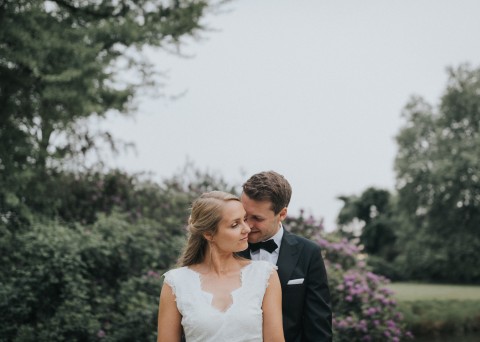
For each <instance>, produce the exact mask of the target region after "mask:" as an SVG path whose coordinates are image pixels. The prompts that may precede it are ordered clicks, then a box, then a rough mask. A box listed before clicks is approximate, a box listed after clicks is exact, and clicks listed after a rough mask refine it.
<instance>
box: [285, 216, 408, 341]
mask: <svg viewBox="0 0 480 342" xmlns="http://www.w3.org/2000/svg"><path fill="white" fill-rule="evenodd" d="M302 216H303V212H301V213H300V217H299V218H292V217H289V218H288V219H287V220H286V226H287V229H288V228H289V227H290V226H292V227H295V233H297V234H301V232H302V227H301V226H302V225H308V226H307V227H305V228H306V229H305V231H306V232H308V234H306V237H308V238H310V239H312V240H313V241H316V242H317V243H318V244H319V245H320V246H321V247H322V250H323V253H324V260H325V266H326V268H327V274H328V280H329V285H330V293H331V298H332V309H333V330H334V339H333V340H334V341H335V342H347V341H348V342H354V341H371V342H375V341H392V342H398V341H404V340H409V339H411V338H412V335H411V333H410V332H408V331H406V330H405V326H404V324H403V322H402V321H403V317H402V315H401V314H400V313H399V312H398V310H397V303H396V301H395V300H394V299H393V297H392V292H391V291H390V290H389V289H387V288H386V287H385V285H386V284H388V282H389V280H388V279H387V278H385V277H383V276H379V275H376V274H374V273H372V272H370V271H369V270H368V268H367V266H366V263H365V261H364V260H363V258H364V256H363V255H362V254H361V249H360V248H359V247H358V246H356V245H354V244H352V243H350V242H349V241H348V240H346V239H338V238H336V236H335V234H329V235H326V234H325V233H324V232H323V225H322V224H321V221H320V223H318V222H316V221H314V220H312V217H310V218H309V219H307V220H305V219H304V218H303V217H302ZM315 227H316V228H317V229H316V230H315ZM320 235H322V237H320Z"/></svg>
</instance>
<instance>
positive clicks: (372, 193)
mask: <svg viewBox="0 0 480 342" xmlns="http://www.w3.org/2000/svg"><path fill="white" fill-rule="evenodd" d="M339 199H340V200H342V201H343V202H344V205H343V208H342V209H341V210H340V213H339V214H338V218H337V221H338V223H339V225H340V230H341V231H342V232H343V234H345V233H347V235H348V234H349V232H348V226H349V225H352V224H354V222H355V221H357V222H358V224H359V225H361V231H360V233H359V240H360V243H361V244H362V245H363V247H364V251H365V252H366V253H368V254H370V255H375V256H379V257H382V258H383V259H385V260H386V261H392V260H393V258H394V257H395V256H396V254H397V253H396V251H395V248H394V244H395V240H396V235H395V230H394V229H395V220H394V217H393V216H394V215H393V212H394V209H393V205H392V203H391V195H390V192H389V191H387V190H383V189H376V188H373V187H371V188H368V189H366V190H365V191H364V192H363V193H362V194H361V195H360V197H358V196H341V197H339ZM351 237H352V236H351Z"/></svg>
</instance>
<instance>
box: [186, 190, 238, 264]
mask: <svg viewBox="0 0 480 342" xmlns="http://www.w3.org/2000/svg"><path fill="white" fill-rule="evenodd" d="M228 201H238V202H240V200H239V198H238V197H237V196H235V195H232V194H229V193H227V192H223V191H210V192H206V193H204V194H202V195H201V196H200V197H199V198H197V199H196V200H195V201H194V202H193V203H192V209H191V214H190V218H189V219H188V240H187V244H186V245H185V248H184V249H183V252H182V254H181V256H180V258H179V259H178V265H179V266H190V265H194V264H198V263H201V262H202V261H203V260H204V259H205V253H206V250H207V245H208V242H207V240H206V239H205V236H204V235H205V234H208V235H211V236H214V235H215V234H216V233H217V230H218V224H219V223H220V221H221V220H222V209H223V207H224V205H225V203H226V202H228Z"/></svg>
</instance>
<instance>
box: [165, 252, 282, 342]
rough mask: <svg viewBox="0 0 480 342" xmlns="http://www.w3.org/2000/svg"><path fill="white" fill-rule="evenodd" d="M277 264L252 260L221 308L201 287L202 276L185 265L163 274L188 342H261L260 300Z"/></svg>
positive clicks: (211, 295)
mask: <svg viewBox="0 0 480 342" xmlns="http://www.w3.org/2000/svg"><path fill="white" fill-rule="evenodd" d="M275 269H277V267H276V266H275V265H273V264H271V263H269V262H266V261H252V262H251V263H250V264H248V265H247V266H244V267H243V268H242V270H241V272H240V287H239V288H237V289H235V290H233V291H232V292H231V297H232V304H231V305H230V306H229V307H228V308H227V309H226V310H225V311H220V310H219V309H217V308H215V307H214V306H213V305H212V300H213V294H212V293H208V292H205V291H203V290H202V283H201V276H200V274H199V273H197V272H195V271H193V270H192V269H190V268H188V267H181V268H177V269H174V270H171V271H168V272H166V273H165V274H164V276H165V281H166V282H167V284H168V285H170V287H171V288H172V290H173V292H174V294H175V297H176V302H177V308H178V311H180V314H181V315H182V326H183V330H184V333H185V338H186V341H187V342H226V341H228V342H261V341H262V301H263V296H264V294H265V290H266V288H267V286H268V279H269V278H270V275H271V274H272V272H273V270H275Z"/></svg>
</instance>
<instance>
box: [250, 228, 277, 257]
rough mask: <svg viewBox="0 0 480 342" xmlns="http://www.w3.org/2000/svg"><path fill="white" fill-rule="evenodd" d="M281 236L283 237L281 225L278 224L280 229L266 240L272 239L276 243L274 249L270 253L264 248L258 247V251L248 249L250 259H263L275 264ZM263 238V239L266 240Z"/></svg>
mask: <svg viewBox="0 0 480 342" xmlns="http://www.w3.org/2000/svg"><path fill="white" fill-rule="evenodd" d="M282 237H283V226H282V225H281V224H280V229H279V230H278V232H277V233H276V234H275V235H274V236H272V237H271V238H270V239H268V240H273V241H275V243H276V244H277V246H278V248H277V249H276V250H274V251H273V252H272V253H268V252H267V251H266V250H264V249H261V248H260V249H259V250H258V251H255V252H252V251H250V257H251V258H252V260H264V261H269V262H270V263H272V264H274V265H276V264H277V261H278V253H279V252H280V245H281V244H282ZM268 240H265V241H268Z"/></svg>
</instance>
